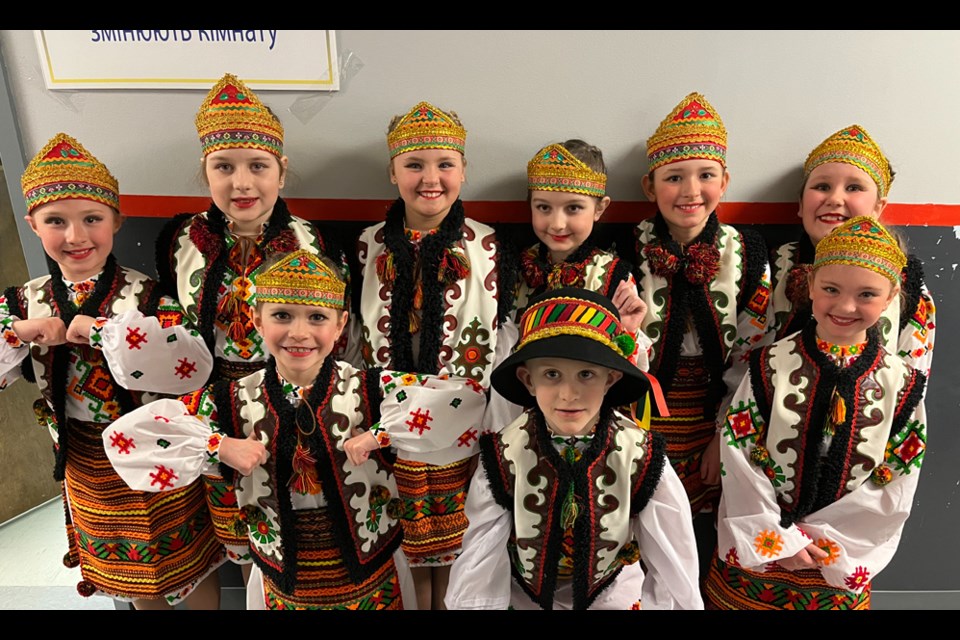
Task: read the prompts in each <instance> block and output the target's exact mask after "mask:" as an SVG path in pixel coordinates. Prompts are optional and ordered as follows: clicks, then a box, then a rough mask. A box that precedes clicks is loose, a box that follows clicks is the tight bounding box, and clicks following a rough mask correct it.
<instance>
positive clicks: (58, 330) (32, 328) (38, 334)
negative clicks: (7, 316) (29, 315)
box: [11, 318, 67, 347]
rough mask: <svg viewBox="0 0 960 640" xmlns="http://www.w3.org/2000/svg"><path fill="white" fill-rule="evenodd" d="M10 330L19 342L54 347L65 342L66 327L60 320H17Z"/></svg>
mask: <svg viewBox="0 0 960 640" xmlns="http://www.w3.org/2000/svg"><path fill="white" fill-rule="evenodd" d="M11 328H12V329H13V332H14V333H16V334H17V337H18V338H20V341H21V342H33V343H35V344H42V345H46V346H48V347H55V346H57V345H58V344H63V343H65V342H66V341H67V327H66V326H65V325H64V324H63V320H61V319H60V318H37V319H35V320H17V321H16V322H14V323H13V325H12V327H11Z"/></svg>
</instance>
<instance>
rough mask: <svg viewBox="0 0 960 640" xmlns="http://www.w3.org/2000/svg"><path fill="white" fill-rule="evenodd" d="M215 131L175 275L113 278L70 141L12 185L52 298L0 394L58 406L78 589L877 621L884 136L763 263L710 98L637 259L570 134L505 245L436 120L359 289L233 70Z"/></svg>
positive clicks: (682, 140)
mask: <svg viewBox="0 0 960 640" xmlns="http://www.w3.org/2000/svg"><path fill="white" fill-rule="evenodd" d="M196 127H197V133H198V135H199V137H200V141H201V146H202V149H203V158H202V160H201V165H202V170H203V176H204V178H205V180H206V182H207V184H208V185H209V188H210V196H211V201H212V202H211V205H210V207H209V209H208V210H207V211H204V212H201V213H185V214H180V215H178V216H175V217H174V218H173V219H171V221H170V222H169V223H168V224H167V225H166V227H165V228H164V230H163V232H162V233H161V234H160V235H159V237H158V240H157V271H158V274H159V279H158V280H157V281H154V280H152V279H150V278H148V277H147V276H145V275H143V274H141V273H138V272H136V271H134V270H131V269H126V268H124V267H122V266H120V265H117V264H116V260H115V259H114V258H113V255H112V253H111V251H112V243H113V235H114V234H115V233H116V231H117V230H118V229H119V227H120V224H121V222H122V216H121V215H120V212H119V189H118V185H117V181H116V179H115V178H114V177H113V176H112V175H111V174H110V172H109V171H108V170H107V168H106V167H105V166H104V165H103V164H102V163H101V162H100V161H98V160H97V159H96V158H95V157H94V156H93V155H92V154H90V153H89V152H88V151H87V150H86V149H84V148H83V146H82V145H81V144H80V143H79V142H77V141H76V140H73V139H72V138H70V137H69V136H67V135H65V134H58V135H57V136H56V137H54V139H52V140H51V141H50V143H48V144H47V146H46V147H44V149H42V150H41V152H40V153H39V154H38V155H37V156H36V157H35V158H34V159H33V160H32V161H31V162H30V164H29V166H28V167H27V169H26V171H25V173H24V176H23V180H22V185H23V193H24V198H25V200H26V202H27V208H28V215H27V220H28V222H29V224H30V226H31V228H32V229H33V230H34V231H35V232H36V233H37V235H38V236H39V237H40V239H41V242H42V244H43V247H44V250H45V251H46V253H47V256H48V262H49V265H50V275H48V276H43V277H41V278H37V279H35V280H32V281H31V282H28V283H26V284H25V285H23V286H20V287H11V288H10V289H7V290H6V291H5V292H4V294H3V295H2V296H0V331H2V332H3V337H4V341H3V343H2V344H0V389H2V388H4V387H6V386H7V385H9V384H10V383H11V382H13V380H14V379H16V378H17V377H20V376H23V377H25V378H27V379H28V380H35V381H36V382H37V384H38V386H39V387H40V390H41V394H42V396H43V397H42V399H41V400H39V401H38V402H37V405H36V407H37V415H38V420H39V421H40V423H41V424H42V425H43V426H46V427H47V428H49V430H50V433H51V435H52V436H53V439H54V443H55V447H54V448H55V454H56V458H55V471H54V475H55V477H56V478H57V479H58V480H62V481H63V499H64V506H65V514H66V521H67V533H68V540H69V549H70V551H69V553H68V554H67V557H66V558H65V561H66V562H67V563H68V564H69V566H79V567H80V569H81V575H82V578H83V579H82V582H81V583H80V585H79V589H80V591H81V593H83V594H84V595H91V594H93V593H101V594H105V595H108V596H111V597H113V598H116V599H119V600H127V601H131V602H132V603H133V606H135V607H136V608H156V607H169V606H171V605H174V604H177V603H179V602H181V601H183V602H184V603H185V605H184V606H187V607H189V608H217V607H218V606H219V582H218V577H217V575H218V574H217V570H218V568H219V567H220V565H221V564H222V563H224V562H226V561H232V562H235V563H237V564H240V565H241V566H242V567H243V576H244V580H245V585H246V594H247V606H248V607H249V608H251V609H263V608H267V609H290V608H292V609H402V608H419V609H441V608H451V609H475V608H487V609H504V608H517V609H525V608H544V609H551V608H555V609H586V608H591V609H631V608H633V609H638V608H646V609H702V608H704V607H707V608H732V609H737V608H746V609H755V608H868V607H869V589H870V581H871V580H872V578H873V577H874V576H876V574H877V573H878V572H879V571H880V570H882V569H883V567H884V566H885V565H886V564H887V563H888V562H889V561H890V559H891V558H892V556H893V554H894V552H895V551H896V546H897V542H898V540H899V535H900V532H901V530H902V527H903V524H904V521H905V520H906V518H907V516H908V515H909V513H910V507H911V504H912V498H913V494H914V491H915V488H916V483H917V477H918V474H919V468H920V465H921V463H922V460H923V451H924V446H925V441H926V426H925V418H924V409H923V395H924V389H925V380H926V376H927V375H928V373H929V369H930V360H931V357H932V348H933V338H934V328H935V317H934V305H933V302H932V299H931V296H930V294H929V291H927V289H926V287H925V284H924V282H923V277H922V269H921V265H920V263H919V261H918V260H916V259H915V258H912V257H911V258H909V259H908V258H907V257H906V255H905V253H904V251H903V249H902V248H901V242H899V241H898V240H897V239H896V238H895V237H894V236H893V235H892V234H891V233H890V232H889V231H888V230H887V229H886V228H885V227H884V226H883V225H882V224H881V223H880V222H879V221H878V218H879V216H880V214H881V212H882V211H883V208H884V206H885V205H886V202H887V195H888V192H889V188H890V184H891V182H892V180H893V172H892V169H891V168H890V165H889V162H888V161H887V160H886V158H885V157H884V156H883V154H882V152H881V151H880V149H879V147H878V146H877V145H876V143H875V142H874V141H873V140H872V139H870V137H869V136H868V135H867V133H866V132H865V131H863V129H862V128H861V127H859V126H857V125H854V126H851V127H847V128H845V129H842V130H841V131H839V132H837V133H836V134H834V135H832V136H830V137H829V138H827V139H826V140H825V141H824V142H823V143H822V144H821V145H819V146H818V147H817V148H816V149H815V150H814V151H813V152H812V153H811V154H810V156H809V157H808V159H807V161H806V163H805V165H804V183H803V186H802V191H801V196H800V211H799V217H800V218H801V220H802V223H803V224H802V233H801V238H800V241H799V242H796V243H790V244H788V245H785V246H784V247H781V248H780V249H779V250H777V251H776V252H775V253H772V254H770V255H769V256H768V253H767V249H766V247H765V244H764V242H763V240H762V238H761V237H760V236H759V235H758V234H756V233H755V232H751V231H749V230H740V229H737V228H734V227H733V226H731V225H728V224H724V223H721V222H720V221H719V218H718V216H717V209H718V204H719V203H720V201H721V199H722V196H723V194H724V192H725V190H726V188H727V185H728V183H729V173H728V171H727V166H726V148H727V135H726V130H725V128H724V126H723V123H722V120H721V119H720V117H719V115H718V114H717V113H716V111H715V110H714V109H713V107H712V106H711V105H710V104H709V103H708V102H707V100H706V99H705V98H704V97H703V96H701V95H699V94H695V93H694V94H690V95H689V96H687V97H686V98H684V100H683V101H681V103H680V104H679V105H678V106H677V107H676V109H674V110H673V111H672V112H671V113H670V114H669V115H668V116H667V117H666V118H665V119H664V120H663V121H662V122H661V124H660V126H659V127H658V128H657V130H656V132H655V133H654V134H653V135H652V136H651V137H650V139H649V140H648V142H647V155H648V160H649V169H648V173H647V174H646V175H645V176H643V178H642V186H643V190H644V192H645V193H646V195H647V196H648V198H650V200H651V201H653V202H655V203H656V205H657V213H656V215H655V216H654V217H652V218H650V219H648V220H644V221H642V222H640V223H639V224H638V225H637V226H636V228H635V236H634V237H633V238H632V239H631V241H630V242H627V243H622V244H623V246H619V244H620V243H618V246H617V247H615V248H612V249H602V248H600V247H598V246H597V245H596V244H595V241H594V225H595V224H596V223H597V222H598V221H599V220H600V219H601V216H602V215H603V213H604V211H605V210H606V209H607V208H608V206H609V205H610V197H609V195H608V194H607V191H606V167H605V165H604V162H603V156H602V153H601V151H600V150H599V149H597V148H596V147H594V146H592V145H590V144H588V143H586V142H584V141H583V140H578V139H573V140H567V141H565V142H563V143H552V144H548V145H547V146H545V147H543V148H542V149H540V150H539V151H538V152H537V153H536V154H535V155H534V157H533V158H532V159H531V160H530V162H529V164H528V167H527V174H528V201H529V204H530V210H531V223H532V227H533V231H534V233H535V235H536V237H537V240H538V242H537V243H536V244H535V245H533V246H531V247H528V248H525V249H523V248H521V249H519V250H517V251H516V252H515V251H514V250H513V248H512V247H511V243H510V242H507V241H505V240H503V239H502V238H501V239H498V237H497V234H496V231H495V230H494V229H493V228H492V227H490V226H488V225H485V224H482V223H479V222H477V221H475V220H472V219H471V218H469V217H468V216H467V214H466V212H465V208H464V204H463V202H462V200H461V199H460V191H461V187H462V185H463V183H464V182H465V170H466V158H465V145H466V129H465V128H464V126H463V124H462V123H461V122H460V120H459V118H458V117H457V115H456V114H455V113H453V112H450V111H444V110H441V109H438V108H436V107H435V106H433V105H431V104H429V103H427V102H421V103H419V104H417V105H416V106H414V107H413V108H412V109H411V110H410V111H409V112H407V113H406V114H403V115H401V116H398V117H396V118H394V120H393V121H392V122H391V123H390V126H389V129H388V132H387V145H388V150H389V157H390V164H389V176H390V180H391V182H393V183H394V184H396V185H397V189H398V192H399V197H398V199H397V200H396V201H395V202H394V203H393V204H392V205H391V206H390V207H389V209H388V210H387V212H386V217H385V220H384V221H383V222H382V223H379V224H375V225H373V226H371V227H369V228H367V229H366V230H364V231H363V232H362V233H361V234H360V237H359V239H358V242H357V255H358V258H359V264H360V267H361V268H360V270H359V272H358V273H355V274H351V273H350V270H349V268H348V267H347V264H348V260H347V258H346V256H345V255H344V253H343V252H342V251H341V250H339V249H336V248H334V245H335V243H334V242H331V241H330V240H329V239H327V238H324V237H323V235H322V234H321V233H320V232H319V231H318V230H317V228H316V227H315V226H314V225H313V224H311V223H310V222H308V221H305V220H303V219H301V218H298V217H296V216H295V215H294V214H293V213H292V212H291V211H290V210H289V209H288V207H287V205H286V203H285V202H284V200H283V199H282V198H281V197H280V195H279V193H280V189H281V188H282V187H283V185H284V182H285V179H286V175H287V170H288V159H287V157H286V156H285V155H283V127H282V125H281V123H280V122H279V120H278V119H277V118H276V117H275V116H274V114H273V113H272V112H271V111H270V110H269V108H267V107H266V106H265V105H264V104H263V103H262V102H261V101H260V100H259V98H258V97H257V96H256V95H255V94H254V93H253V92H252V91H250V90H249V88H247V87H246V86H245V85H244V83H243V82H242V81H241V80H240V79H238V78H236V77H234V76H232V75H229V74H227V75H225V76H224V77H223V78H222V79H221V80H220V81H219V82H218V83H217V85H216V86H215V87H214V88H213V89H212V90H211V91H210V93H209V94H208V95H207V97H206V98H205V100H204V102H203V104H202V105H201V107H200V110H199V112H198V115H197V118H196ZM771 259H772V260H773V265H772V267H773V268H772V270H771ZM351 287H359V292H360V295H359V304H358V305H357V308H356V309H351V306H352V305H351V299H352V296H351V295H350V293H349V292H350V288H351Z"/></svg>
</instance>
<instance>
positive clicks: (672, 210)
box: [635, 93, 770, 575]
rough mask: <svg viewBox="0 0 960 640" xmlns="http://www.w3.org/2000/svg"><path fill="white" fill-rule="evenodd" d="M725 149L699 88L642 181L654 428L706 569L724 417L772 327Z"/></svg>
mask: <svg viewBox="0 0 960 640" xmlns="http://www.w3.org/2000/svg"><path fill="white" fill-rule="evenodd" d="M726 151H727V132H726V129H725V128H724V126H723V122H722V121H721V119H720V116H719V115H718V114H717V112H716V110H715V109H714V108H713V106H712V105H710V103H708V102H707V100H706V98H704V97H703V96H702V95H700V94H698V93H691V94H690V95H688V96H687V97H685V98H684V99H683V100H682V101H681V102H680V103H679V104H678V105H677V107H676V108H675V109H674V110H673V111H672V112H671V113H670V114H669V115H668V116H667V117H666V118H664V120H663V121H662V122H661V123H660V126H659V127H658V128H657V130H656V131H655V132H654V134H653V135H652V136H650V138H649V139H648V140H647V157H648V159H649V171H648V173H647V174H646V175H645V176H644V177H643V180H642V186H643V190H644V193H645V194H646V195H647V197H648V198H649V199H650V200H652V201H654V202H656V204H657V213H656V215H655V216H654V217H652V218H650V219H647V220H644V221H643V222H641V223H640V224H639V225H637V227H636V229H635V231H636V246H635V248H636V252H637V253H636V259H635V261H636V264H637V285H638V287H639V290H640V297H641V298H643V300H644V302H646V304H647V313H646V315H645V316H644V318H643V322H642V325H641V326H642V328H643V331H644V333H646V334H647V335H648V336H649V337H650V339H651V340H652V341H653V346H652V347H651V349H650V354H649V359H650V373H652V374H653V375H654V376H656V377H657V379H659V380H660V383H661V385H662V386H663V389H664V393H665V394H666V402H667V407H668V408H669V412H670V415H669V417H666V418H659V417H655V418H654V419H653V421H652V423H651V429H653V430H654V431H657V432H659V433H662V434H663V435H664V436H665V437H666V441H667V456H668V457H669V458H670V463H671V464H672V465H673V468H674V469H675V470H676V471H677V475H679V476H680V479H681V481H682V482H683V484H684V486H685V487H686V490H687V495H688V496H689V498H690V505H691V510H692V512H693V514H694V518H695V522H694V529H695V530H696V532H697V544H698V547H699V553H700V562H701V575H703V574H704V572H705V570H706V567H707V565H708V562H709V559H710V555H711V553H712V552H713V547H714V545H715V541H716V529H715V523H714V520H715V513H713V512H714V511H715V509H716V504H717V499H718V497H719V493H720V465H719V433H718V426H717V416H718V415H720V416H722V415H724V412H723V411H722V409H723V407H725V404H726V402H728V401H729V397H730V395H732V393H733V390H734V389H735V388H736V385H737V383H738V382H739V380H740V378H741V377H742V375H743V373H742V372H743V370H744V369H745V368H746V361H745V357H746V356H745V354H746V352H747V350H748V349H749V348H750V347H752V346H753V345H754V344H755V343H756V342H757V341H758V340H760V338H761V337H762V336H763V334H764V331H765V329H766V318H765V314H766V307H767V298H768V296H769V278H770V269H769V265H768V263H767V259H766V247H765V245H764V242H763V239H762V238H761V237H760V236H759V235H758V234H756V233H752V232H750V231H748V230H738V229H736V228H734V227H732V226H730V225H727V224H723V223H721V222H720V221H719V219H718V218H717V211H716V210H717V206H718V204H719V202H720V198H721V197H722V196H723V193H724V191H726V188H727V185H728V183H729V180H730V174H729V172H728V171H727V165H726Z"/></svg>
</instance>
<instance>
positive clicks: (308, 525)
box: [263, 509, 403, 610]
mask: <svg viewBox="0 0 960 640" xmlns="http://www.w3.org/2000/svg"><path fill="white" fill-rule="evenodd" d="M293 513H294V516H295V519H296V525H295V531H296V537H297V554H296V558H287V559H286V560H285V562H291V561H294V562H296V563H297V574H296V581H295V585H296V586H295V587H294V591H293V593H285V592H284V591H283V590H282V589H281V588H280V587H279V586H278V585H277V584H275V583H274V582H273V581H272V580H270V578H269V577H268V576H267V575H266V574H264V576H263V590H264V600H265V603H266V607H267V609H355V610H367V609H371V610H380V609H403V598H402V597H401V596H400V580H399V578H398V576H397V567H396V564H394V562H393V556H388V560H387V562H385V563H383V565H382V566H380V567H377V568H376V569H375V570H374V571H373V573H372V574H371V575H370V577H368V578H367V579H366V580H364V581H362V582H359V583H356V582H353V581H352V580H351V579H350V576H349V575H348V574H347V570H346V568H345V567H344V564H343V560H342V557H343V552H342V551H341V550H340V548H339V547H338V546H337V544H336V540H335V539H334V533H333V526H332V525H331V522H330V517H329V515H328V511H327V509H304V510H299V511H294V512H293Z"/></svg>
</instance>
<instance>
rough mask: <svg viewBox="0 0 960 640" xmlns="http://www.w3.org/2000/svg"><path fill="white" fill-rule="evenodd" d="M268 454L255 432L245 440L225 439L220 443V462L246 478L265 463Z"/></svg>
mask: <svg viewBox="0 0 960 640" xmlns="http://www.w3.org/2000/svg"><path fill="white" fill-rule="evenodd" d="M269 455H270V454H268V453H267V448H266V447H265V446H263V443H262V442H260V440H259V439H257V434H256V432H253V433H251V434H250V436H249V437H246V438H231V437H229V436H228V437H226V438H224V439H223V440H222V441H221V442H220V462H222V463H224V464H225V465H227V466H228V467H231V468H232V469H236V470H237V471H239V472H240V473H241V474H243V475H245V476H248V475H250V474H251V473H253V470H254V469H256V468H257V467H259V466H260V465H262V464H263V463H265V462H266V461H267V458H268V457H269Z"/></svg>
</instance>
